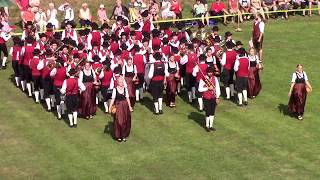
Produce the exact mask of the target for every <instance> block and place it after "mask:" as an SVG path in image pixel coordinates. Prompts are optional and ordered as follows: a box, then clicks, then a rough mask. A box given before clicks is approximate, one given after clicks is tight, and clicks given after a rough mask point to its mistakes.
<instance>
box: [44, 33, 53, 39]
mask: <svg viewBox="0 0 320 180" xmlns="http://www.w3.org/2000/svg"><path fill="white" fill-rule="evenodd" d="M44 34H46V35H47V38H52V37H53V35H54V32H53V31H46V32H45V33H44Z"/></svg>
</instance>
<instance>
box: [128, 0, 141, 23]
mask: <svg viewBox="0 0 320 180" xmlns="http://www.w3.org/2000/svg"><path fill="white" fill-rule="evenodd" d="M135 3H136V0H130V2H129V4H128V8H129V16H130V22H135V21H136V20H137V19H138V16H139V11H138V9H136V8H135Z"/></svg>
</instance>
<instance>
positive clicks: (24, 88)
mask: <svg viewBox="0 0 320 180" xmlns="http://www.w3.org/2000/svg"><path fill="white" fill-rule="evenodd" d="M21 88H22V91H25V90H26V82H25V81H21Z"/></svg>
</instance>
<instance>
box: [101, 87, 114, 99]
mask: <svg viewBox="0 0 320 180" xmlns="http://www.w3.org/2000/svg"><path fill="white" fill-rule="evenodd" d="M101 94H102V97H103V101H104V102H108V100H109V99H111V96H112V91H110V90H109V87H107V86H101Z"/></svg>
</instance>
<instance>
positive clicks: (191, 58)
mask: <svg viewBox="0 0 320 180" xmlns="http://www.w3.org/2000/svg"><path fill="white" fill-rule="evenodd" d="M188 49H189V52H188V54H187V57H188V58H187V59H188V60H187V63H186V88H187V91H188V99H189V102H190V103H191V102H192V100H193V99H195V98H196V89H195V77H194V76H192V71H193V68H194V67H195V66H196V62H197V61H198V56H197V54H196V52H195V51H194V46H193V44H189V45H188Z"/></svg>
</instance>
